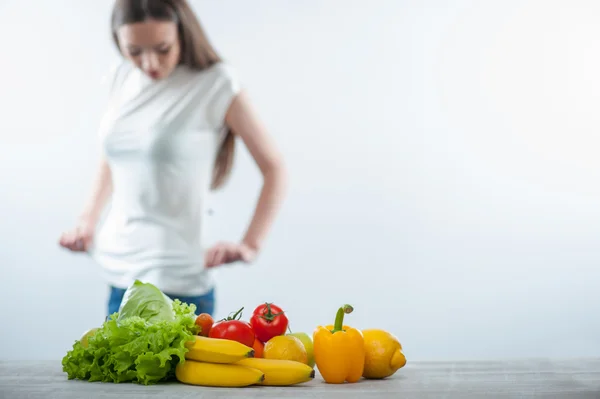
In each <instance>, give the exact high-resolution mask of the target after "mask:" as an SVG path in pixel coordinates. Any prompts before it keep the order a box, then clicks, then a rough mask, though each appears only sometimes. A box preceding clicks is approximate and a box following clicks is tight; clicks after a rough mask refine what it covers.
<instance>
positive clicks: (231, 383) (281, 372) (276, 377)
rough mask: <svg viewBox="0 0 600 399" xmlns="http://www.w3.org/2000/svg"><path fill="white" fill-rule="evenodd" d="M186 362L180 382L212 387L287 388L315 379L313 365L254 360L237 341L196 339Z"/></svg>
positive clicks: (178, 370)
mask: <svg viewBox="0 0 600 399" xmlns="http://www.w3.org/2000/svg"><path fill="white" fill-rule="evenodd" d="M186 347H187V349H188V352H187V353H186V354H185V362H183V363H181V364H178V365H177V368H176V369H175V376H176V378H177V380H178V381H179V382H182V383H184V384H190V385H202V386H210V387H245V386H250V385H266V386H286V385H295V384H300V383H303V382H308V381H310V380H311V379H313V378H314V377H315V371H314V369H313V368H311V367H310V366H308V365H306V364H304V363H300V362H295V361H292V360H275V359H262V358H255V357H254V350H253V349H252V348H250V347H248V346H246V345H243V344H241V343H239V342H237V341H232V340H227V339H220V338H208V337H202V336H196V337H195V340H194V341H192V342H187V343H186Z"/></svg>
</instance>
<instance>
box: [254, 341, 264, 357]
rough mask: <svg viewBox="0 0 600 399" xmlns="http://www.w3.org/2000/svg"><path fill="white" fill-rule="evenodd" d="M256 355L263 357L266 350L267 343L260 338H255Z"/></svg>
mask: <svg viewBox="0 0 600 399" xmlns="http://www.w3.org/2000/svg"><path fill="white" fill-rule="evenodd" d="M252 348H253V349H254V357H263V352H264V351H265V344H263V343H262V342H260V341H259V340H258V338H256V339H255V340H254V346H253V347H252Z"/></svg>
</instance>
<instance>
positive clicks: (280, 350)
mask: <svg viewBox="0 0 600 399" xmlns="http://www.w3.org/2000/svg"><path fill="white" fill-rule="evenodd" d="M263 357H264V358H265V359H276V360H294V361H296V362H300V363H304V364H306V363H307V362H308V354H307V353H306V349H305V348H304V345H302V342H301V341H300V340H299V339H298V338H296V337H292V336H289V335H278V336H276V337H273V338H271V339H270V340H269V341H267V343H266V344H265V349H264V351H263Z"/></svg>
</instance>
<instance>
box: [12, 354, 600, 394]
mask: <svg viewBox="0 0 600 399" xmlns="http://www.w3.org/2000/svg"><path fill="white" fill-rule="evenodd" d="M130 397H131V398H161V399H170V398H173V399H187V398H190V399H191V398H194V399H201V398H202V399H204V398H224V399H228V398H340V399H341V398H403V399H408V398H436V399H455V398H456V399H458V398H460V399H465V398H477V399H490V398H572V399H574V398H590V399H591V398H600V359H598V358H590V359H567V360H560V359H531V360H528V359H525V360H511V361H480V362H471V361H464V362H409V363H408V364H407V365H406V367H404V368H403V369H401V370H400V371H398V373H396V374H395V375H394V376H393V377H391V378H389V379H386V380H381V381H366V380H362V381H361V382H359V383H357V384H345V385H330V384H326V383H324V382H323V380H322V379H321V378H320V376H319V375H318V374H317V376H316V378H315V380H313V381H311V382H309V383H306V384H302V385H297V386H293V387H285V388H279V387H249V388H234V389H232V388H207V387H195V386H187V385H183V384H179V383H170V384H162V385H156V386H140V385H136V384H131V383H126V384H113V383H89V382H85V381H75V380H73V381H69V380H67V379H66V374H64V373H63V372H62V370H61V365H60V361H55V362H47V361H44V362H0V398H2V399H4V398H6V399H21V398H23V399H25V398H27V399H35V398H43V399H51V398H60V399H87V398H89V399H94V398H103V399H112V398H115V399H116V398H119V399H123V398H130Z"/></svg>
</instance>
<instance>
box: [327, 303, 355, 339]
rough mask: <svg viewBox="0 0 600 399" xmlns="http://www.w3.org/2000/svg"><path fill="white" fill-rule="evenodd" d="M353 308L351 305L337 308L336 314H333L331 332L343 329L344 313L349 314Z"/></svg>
mask: <svg viewBox="0 0 600 399" xmlns="http://www.w3.org/2000/svg"><path fill="white" fill-rule="evenodd" d="M353 310H354V308H353V307H352V306H351V305H344V306H342V307H341V308H339V309H338V311H337V314H336V315H335V323H334V325H333V330H331V332H332V333H336V332H338V331H344V314H350V313H352V311H353Z"/></svg>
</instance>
